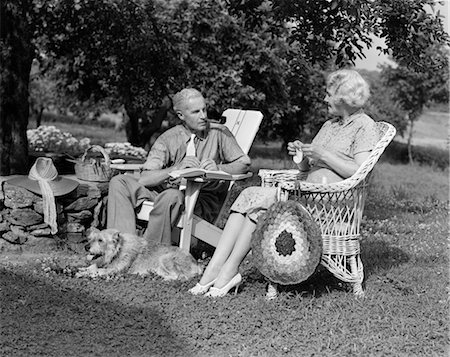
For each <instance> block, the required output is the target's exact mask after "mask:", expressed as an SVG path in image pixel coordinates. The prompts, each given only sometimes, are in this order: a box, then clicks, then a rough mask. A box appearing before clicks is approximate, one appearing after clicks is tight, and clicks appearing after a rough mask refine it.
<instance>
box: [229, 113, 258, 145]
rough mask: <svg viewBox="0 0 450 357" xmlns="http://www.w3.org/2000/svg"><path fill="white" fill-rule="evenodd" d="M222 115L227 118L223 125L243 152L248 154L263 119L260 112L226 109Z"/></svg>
mask: <svg viewBox="0 0 450 357" xmlns="http://www.w3.org/2000/svg"><path fill="white" fill-rule="evenodd" d="M223 116H225V117H226V118H227V119H226V122H225V126H226V127H227V128H228V129H230V131H231V132H232V133H233V135H234V137H235V138H236V141H237V142H238V144H239V146H240V147H241V149H242V150H243V151H244V153H246V154H248V152H249V151H250V147H251V146H252V143H253V140H254V139H255V136H256V133H257V132H258V129H259V126H260V124H261V121H262V119H263V115H262V113H261V112H259V111H256V110H240V109H227V110H225V111H224V112H223Z"/></svg>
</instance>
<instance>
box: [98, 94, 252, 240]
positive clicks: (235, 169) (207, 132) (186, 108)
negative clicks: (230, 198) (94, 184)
mask: <svg viewBox="0 0 450 357" xmlns="http://www.w3.org/2000/svg"><path fill="white" fill-rule="evenodd" d="M173 108H174V111H175V112H176V113H177V115H178V117H179V118H180V120H181V121H182V124H179V125H177V126H174V127H173V128H171V129H169V130H167V131H166V132H165V133H163V134H162V135H161V136H159V137H158V139H157V140H156V142H155V143H154V145H153V146H152V148H151V150H150V153H149V155H148V157H147V160H146V162H145V164H144V167H143V172H142V175H141V177H140V178H139V179H138V180H137V179H136V178H134V177H132V176H130V175H118V176H115V177H113V178H112V179H111V182H110V184H109V194H108V211H107V212H108V217H107V226H108V228H116V229H118V230H119V231H121V232H124V233H136V218H135V209H136V208H137V207H139V206H140V205H141V204H142V202H144V201H145V200H150V201H153V202H154V206H153V210H152V211H151V213H150V217H149V221H148V226H147V230H146V233H145V235H146V237H148V238H149V239H152V240H155V241H157V242H160V243H162V244H167V245H170V244H171V243H172V242H171V232H172V229H173V227H174V226H175V224H176V223H177V221H178V219H179V217H180V214H181V212H182V209H183V208H184V191H180V190H179V189H178V187H174V185H173V182H171V180H170V179H169V174H170V172H172V171H173V170H179V169H184V168H189V167H201V168H204V169H207V170H222V171H225V172H228V173H230V174H240V173H244V172H247V171H248V169H249V166H250V158H249V157H248V156H247V155H246V154H244V152H243V151H242V149H241V148H240V147H239V145H238V143H237V142H236V139H235V138H234V136H233V134H231V132H230V131H229V130H228V129H227V128H226V127H225V126H223V125H220V124H213V123H210V122H209V121H208V119H207V117H206V104H205V99H204V98H203V96H202V94H201V93H200V92H199V91H198V90H196V89H193V88H185V89H183V90H181V91H180V92H178V93H176V94H175V96H174V97H173ZM228 185H229V183H228V182H223V181H222V182H220V181H216V182H208V183H206V184H204V186H203V187H202V189H201V191H200V194H199V197H198V200H197V204H196V207H195V210H194V213H195V214H197V215H199V216H201V217H203V218H204V219H205V220H207V221H212V220H213V219H214V218H215V217H216V216H217V214H218V213H219V210H220V207H221V205H222V203H223V200H224V199H225V197H226V193H227V190H228Z"/></svg>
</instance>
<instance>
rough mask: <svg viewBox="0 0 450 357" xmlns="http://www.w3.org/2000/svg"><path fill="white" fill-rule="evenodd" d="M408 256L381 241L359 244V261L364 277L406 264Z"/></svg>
mask: <svg viewBox="0 0 450 357" xmlns="http://www.w3.org/2000/svg"><path fill="white" fill-rule="evenodd" d="M409 259H410V257H409V255H408V254H406V253H405V252H404V251H403V250H401V249H399V248H397V247H394V246H392V245H390V244H389V243H388V242H385V241H383V240H375V241H363V242H361V260H362V262H363V264H364V275H365V276H366V277H368V276H370V275H372V274H374V273H375V272H379V271H386V270H389V269H391V268H393V267H397V266H399V265H400V264H404V263H406V262H408V261H409Z"/></svg>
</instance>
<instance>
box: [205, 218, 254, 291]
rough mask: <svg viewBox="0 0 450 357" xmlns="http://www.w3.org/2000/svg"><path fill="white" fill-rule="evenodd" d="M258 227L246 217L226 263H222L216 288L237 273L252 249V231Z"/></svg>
mask: <svg viewBox="0 0 450 357" xmlns="http://www.w3.org/2000/svg"><path fill="white" fill-rule="evenodd" d="M255 228H256V224H255V223H254V222H253V221H251V220H250V219H249V218H248V217H245V221H244V224H243V225H241V226H240V227H239V229H238V230H239V236H238V238H237V239H236V243H235V244H234V247H233V250H232V251H231V254H230V255H229V256H228V259H227V260H226V261H225V263H223V264H222V269H220V273H219V275H217V280H216V282H215V283H214V286H215V287H216V288H219V289H220V288H222V287H223V286H225V285H226V284H227V283H228V282H229V281H230V280H231V279H232V278H233V277H234V276H235V275H236V274H237V273H238V269H239V265H240V264H241V263H242V261H243V260H244V258H245V256H246V255H247V254H248V252H249V251H250V247H251V239H252V233H253V231H254V230H255Z"/></svg>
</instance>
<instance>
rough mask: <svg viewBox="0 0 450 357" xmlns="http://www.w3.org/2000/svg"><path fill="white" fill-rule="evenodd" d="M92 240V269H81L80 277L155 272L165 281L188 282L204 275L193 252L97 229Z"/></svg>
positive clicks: (91, 234) (91, 235) (117, 232)
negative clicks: (179, 280) (178, 280)
mask: <svg viewBox="0 0 450 357" xmlns="http://www.w3.org/2000/svg"><path fill="white" fill-rule="evenodd" d="M88 238H89V255H88V260H90V261H91V265H90V266H88V267H86V268H81V269H80V271H79V272H78V274H77V276H78V277H83V276H91V277H94V276H99V275H111V274H115V273H130V274H140V275H147V274H148V273H149V272H152V273H154V274H157V275H159V276H161V277H163V278H164V279H165V280H177V279H181V280H188V279H191V278H193V277H194V276H196V275H199V274H201V273H202V271H203V269H202V267H201V266H200V264H198V263H197V261H196V260H195V259H194V257H193V256H192V255H191V254H189V252H185V251H183V250H181V249H180V248H178V247H174V246H164V245H159V244H152V243H151V242H148V241H146V239H145V238H143V237H139V236H136V235H134V234H128V233H120V232H119V231H118V230H116V229H105V230H103V231H99V230H98V229H93V230H92V231H91V232H90V233H89V235H88Z"/></svg>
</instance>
